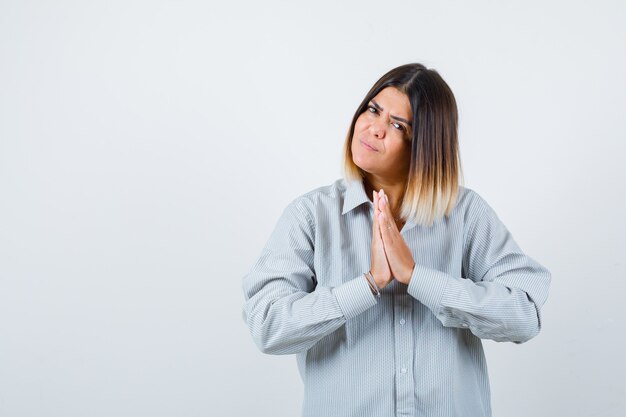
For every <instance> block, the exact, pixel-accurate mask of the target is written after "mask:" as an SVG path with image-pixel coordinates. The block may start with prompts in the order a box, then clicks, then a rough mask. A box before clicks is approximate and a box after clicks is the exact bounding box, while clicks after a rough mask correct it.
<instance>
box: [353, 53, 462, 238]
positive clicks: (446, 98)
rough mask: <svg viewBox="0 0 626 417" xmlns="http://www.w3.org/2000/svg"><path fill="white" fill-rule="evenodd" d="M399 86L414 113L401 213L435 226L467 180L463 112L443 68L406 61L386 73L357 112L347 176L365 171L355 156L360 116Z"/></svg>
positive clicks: (446, 213)
mask: <svg viewBox="0 0 626 417" xmlns="http://www.w3.org/2000/svg"><path fill="white" fill-rule="evenodd" d="M386 87H395V88H397V89H398V90H400V91H402V92H403V93H405V94H406V95H407V97H408V98H409V103H411V112H412V118H413V120H412V126H413V128H412V131H413V137H412V138H411V142H412V143H411V163H410V167H409V172H408V179H407V183H406V189H405V191H404V196H403V202H402V207H401V216H402V217H403V218H404V219H411V220H413V221H414V222H415V223H416V224H420V225H425V226H430V225H432V224H433V222H434V221H435V220H437V219H439V218H441V217H443V215H444V214H445V215H446V216H447V215H449V214H450V212H451V211H452V209H453V208H454V205H455V204H456V200H457V194H458V187H459V185H460V183H461V182H462V171H461V160H460V155H459V146H458V132H457V126H458V112H457V107H456V100H455V99H454V95H453V94H452V90H450V87H449V86H448V84H446V82H445V81H444V80H443V78H441V76H440V75H439V73H437V71H435V70H433V69H428V68H426V67H425V66H424V65H422V64H407V65H402V66H400V67H397V68H394V69H392V70H391V71H389V72H388V73H387V74H385V75H383V76H382V77H381V78H380V79H379V80H378V81H377V82H376V84H374V86H373V87H372V88H371V89H370V91H369V92H368V93H367V95H366V96H365V98H364V99H363V101H362V102H361V104H360V105H359V107H358V109H357V111H356V112H355V113H354V117H353V118H352V123H351V124H350V129H349V131H348V136H347V137H346V142H345V146H344V173H345V177H346V179H347V180H350V181H354V180H361V181H362V180H363V177H364V176H365V175H364V174H365V173H364V172H363V170H362V169H361V168H359V167H358V166H356V164H355V163H354V161H353V159H352V137H353V136H354V125H355V123H356V120H357V118H358V117H359V116H360V115H361V113H363V112H364V111H366V109H367V106H368V104H369V103H370V101H371V100H372V99H373V98H374V97H375V96H376V95H377V94H378V93H379V92H380V91H381V90H383V89H384V88H386Z"/></svg>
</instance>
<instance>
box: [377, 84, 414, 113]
mask: <svg viewBox="0 0 626 417" xmlns="http://www.w3.org/2000/svg"><path fill="white" fill-rule="evenodd" d="M372 101H375V102H376V104H378V105H379V106H380V107H381V108H382V109H383V110H386V111H389V112H390V113H391V114H393V115H395V116H399V117H402V118H405V119H410V116H411V104H410V103H409V98H408V97H407V95H406V94H405V93H403V92H402V91H400V90H398V89H397V88H395V87H385V88H383V89H382V90H381V91H379V92H378V94H376V95H375V96H374V98H372Z"/></svg>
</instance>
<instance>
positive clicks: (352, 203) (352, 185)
mask: <svg viewBox="0 0 626 417" xmlns="http://www.w3.org/2000/svg"><path fill="white" fill-rule="evenodd" d="M346 182H347V184H346V196H345V198H344V200H343V211H342V212H341V214H346V213H347V212H349V211H350V210H352V209H354V208H356V207H358V206H360V205H361V204H364V203H370V204H371V201H370V199H369V198H367V194H366V193H365V187H364V186H363V181H362V180H346Z"/></svg>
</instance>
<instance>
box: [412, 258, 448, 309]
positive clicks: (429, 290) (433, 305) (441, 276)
mask: <svg viewBox="0 0 626 417" xmlns="http://www.w3.org/2000/svg"><path fill="white" fill-rule="evenodd" d="M451 279H454V278H452V277H450V276H449V275H448V274H445V273H443V272H441V271H437V270H435V269H431V268H426V267H425V266H422V265H417V264H415V268H413V275H411V281H409V286H408V288H407V292H408V293H409V294H410V295H412V296H413V297H415V298H416V299H417V300H418V301H419V302H421V303H422V304H424V305H425V306H426V307H428V308H429V309H430V310H431V311H432V312H433V313H434V314H435V315H437V313H438V312H439V308H440V307H441V299H442V297H443V293H444V291H445V289H446V286H447V285H448V282H449V281H450V280H451Z"/></svg>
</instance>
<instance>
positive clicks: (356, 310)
mask: <svg viewBox="0 0 626 417" xmlns="http://www.w3.org/2000/svg"><path fill="white" fill-rule="evenodd" d="M332 292H333V294H334V295H335V298H336V299H337V303H338V304H339V308H341V311H342V312H343V315H344V316H345V317H346V319H351V318H353V317H356V316H358V315H359V314H361V313H363V312H364V311H365V310H367V309H368V308H371V307H373V306H375V305H376V297H375V296H374V294H372V290H371V289H370V286H369V284H368V283H367V280H366V279H365V277H364V276H363V275H359V276H358V277H356V278H354V279H352V280H350V281H348V282H346V283H344V284H341V285H340V286H338V287H335V288H333V290H332Z"/></svg>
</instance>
